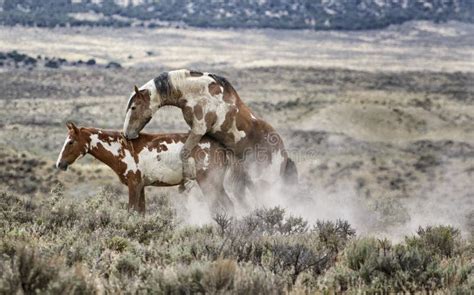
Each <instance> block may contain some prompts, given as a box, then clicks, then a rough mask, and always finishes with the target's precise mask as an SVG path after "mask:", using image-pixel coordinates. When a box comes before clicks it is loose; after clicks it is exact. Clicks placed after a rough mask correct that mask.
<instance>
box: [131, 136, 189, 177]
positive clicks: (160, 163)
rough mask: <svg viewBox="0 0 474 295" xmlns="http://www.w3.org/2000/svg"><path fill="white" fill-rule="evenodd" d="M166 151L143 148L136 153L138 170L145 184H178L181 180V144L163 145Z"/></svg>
mask: <svg viewBox="0 0 474 295" xmlns="http://www.w3.org/2000/svg"><path fill="white" fill-rule="evenodd" d="M164 145H165V146H166V147H167V150H166V151H165V150H162V151H161V152H158V150H157V149H152V150H150V149H148V148H147V147H145V148H144V149H142V150H141V151H140V152H139V153H138V169H139V170H140V172H141V173H142V177H143V178H144V180H145V182H146V183H153V182H155V181H160V182H164V183H167V184H178V183H180V182H181V181H182V180H183V164H182V161H181V159H180V156H179V153H180V151H181V149H182V147H183V145H184V144H183V143H182V142H173V143H165V144H164Z"/></svg>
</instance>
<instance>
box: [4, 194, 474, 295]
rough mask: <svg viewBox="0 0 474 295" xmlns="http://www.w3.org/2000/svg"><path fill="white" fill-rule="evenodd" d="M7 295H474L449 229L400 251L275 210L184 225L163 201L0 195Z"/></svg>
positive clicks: (466, 250) (347, 228) (341, 226)
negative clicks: (139, 203) (137, 204)
mask: <svg viewBox="0 0 474 295" xmlns="http://www.w3.org/2000/svg"><path fill="white" fill-rule="evenodd" d="M0 206H1V207H0V210H1V212H0V213H1V218H0V221H1V224H0V235H1V236H2V239H1V242H0V293H7V294H19V293H18V292H20V293H21V292H23V293H26V294H31V293H35V292H36V293H52V294H73V293H74V294H90V293H99V292H105V293H112V294H115V293H147V292H149V293H167V294H170V293H171V294H190V293H210V294H215V293H222V292H225V293H232V294H280V293H288V292H290V293H295V294H301V293H314V292H321V293H328V294H329V293H333V292H341V291H346V292H348V293H357V292H360V291H368V292H378V293H388V292H390V293H392V292H425V291H426V292H428V291H439V292H448V293H457V294H469V293H470V292H472V291H473V290H474V289H473V288H474V280H473V265H472V261H473V258H474V257H473V251H472V250H473V248H472V243H471V241H468V240H465V239H463V238H462V237H461V235H460V232H459V231H458V230H457V229H456V228H453V227H450V226H437V227H424V228H420V229H419V230H418V232H417V233H416V234H415V235H410V236H406V237H405V239H404V240H402V241H400V242H399V243H393V242H391V241H390V240H388V239H381V238H376V237H366V236H364V237H362V236H357V233H356V232H355V231H354V229H353V228H352V227H351V225H350V224H349V223H348V222H346V221H343V220H335V221H319V222H317V223H316V224H314V225H310V224H308V223H307V222H306V221H305V220H304V219H302V218H299V217H297V216H290V215H288V214H285V211H284V210H283V209H281V208H279V207H275V208H268V209H259V210H257V211H254V212H252V213H250V214H249V215H248V216H245V217H243V218H240V219H232V218H229V217H228V216H226V215H225V214H220V215H216V216H215V217H214V220H215V222H214V223H213V224H208V225H205V226H200V227H198V226H189V225H184V224H183V223H182V222H180V220H179V219H178V218H177V215H176V212H175V210H176V209H174V208H173V206H171V203H170V201H169V199H168V196H166V195H159V196H154V197H153V198H151V199H149V208H148V213H147V215H146V216H145V217H142V216H139V215H137V214H135V213H129V212H127V210H126V209H125V208H126V206H125V203H123V202H122V201H121V199H120V198H119V197H118V196H117V195H115V194H114V193H113V192H111V191H108V190H103V191H102V192H100V193H99V194H97V195H96V196H94V197H91V198H88V199H86V200H73V199H72V198H70V197H68V196H66V195H64V193H63V191H62V189H61V187H57V188H56V189H54V190H53V191H52V192H51V194H50V195H49V197H47V198H46V197H45V198H41V199H32V198H30V197H29V196H28V195H21V194H18V193H13V192H10V191H6V190H4V191H2V192H1V193H0Z"/></svg>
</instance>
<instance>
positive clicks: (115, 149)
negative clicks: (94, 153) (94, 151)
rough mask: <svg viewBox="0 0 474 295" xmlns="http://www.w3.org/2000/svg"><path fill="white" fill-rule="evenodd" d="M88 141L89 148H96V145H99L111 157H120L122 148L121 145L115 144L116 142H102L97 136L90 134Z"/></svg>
mask: <svg viewBox="0 0 474 295" xmlns="http://www.w3.org/2000/svg"><path fill="white" fill-rule="evenodd" d="M90 140H91V148H96V147H97V145H98V144H99V143H100V144H101V145H102V147H103V148H104V149H106V150H107V151H109V152H110V153H112V155H114V156H116V157H117V156H118V155H120V149H121V148H122V145H121V144H120V142H117V141H112V142H110V143H108V142H103V141H102V140H100V139H99V135H98V134H92V135H91V136H90Z"/></svg>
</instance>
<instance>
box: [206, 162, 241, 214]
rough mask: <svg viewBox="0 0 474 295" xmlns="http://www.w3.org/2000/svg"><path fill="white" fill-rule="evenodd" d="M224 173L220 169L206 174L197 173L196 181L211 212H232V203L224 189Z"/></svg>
mask: <svg viewBox="0 0 474 295" xmlns="http://www.w3.org/2000/svg"><path fill="white" fill-rule="evenodd" d="M224 175H225V173H223V172H222V171H216V173H210V174H206V175H198V178H197V179H198V183H199V186H200V187H201V190H202V193H203V194H204V196H205V197H206V199H207V201H208V203H209V205H210V209H211V211H212V213H218V212H222V211H225V212H229V213H231V214H233V213H234V203H233V202H232V200H231V199H230V197H229V195H228V194H227V192H226V191H225V189H224Z"/></svg>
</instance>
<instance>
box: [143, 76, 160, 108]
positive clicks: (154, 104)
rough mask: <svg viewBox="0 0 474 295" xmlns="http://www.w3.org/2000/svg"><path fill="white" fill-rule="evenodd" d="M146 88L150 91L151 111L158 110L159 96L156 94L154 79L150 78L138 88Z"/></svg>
mask: <svg viewBox="0 0 474 295" xmlns="http://www.w3.org/2000/svg"><path fill="white" fill-rule="evenodd" d="M145 89H146V90H148V91H149V92H150V106H151V109H152V110H153V111H156V110H158V108H159V107H160V106H161V97H160V96H159V95H158V90H157V89H156V85H155V80H154V79H151V80H150V81H148V82H146V83H145V84H143V85H142V86H141V87H140V90H145Z"/></svg>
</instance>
